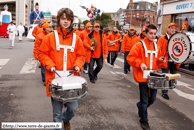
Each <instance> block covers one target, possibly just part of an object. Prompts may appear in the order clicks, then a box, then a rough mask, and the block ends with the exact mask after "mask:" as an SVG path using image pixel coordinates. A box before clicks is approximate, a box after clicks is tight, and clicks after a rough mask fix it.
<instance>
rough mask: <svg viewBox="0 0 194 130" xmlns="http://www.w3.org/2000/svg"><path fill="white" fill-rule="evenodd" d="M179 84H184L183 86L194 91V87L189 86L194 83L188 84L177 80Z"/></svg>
mask: <svg viewBox="0 0 194 130" xmlns="http://www.w3.org/2000/svg"><path fill="white" fill-rule="evenodd" d="M177 85H180V86H183V87H185V88H188V89H190V90H193V91H194V89H193V88H191V87H189V86H192V85H190V84H187V83H184V82H181V81H177Z"/></svg>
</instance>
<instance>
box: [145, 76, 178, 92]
mask: <svg viewBox="0 0 194 130" xmlns="http://www.w3.org/2000/svg"><path fill="white" fill-rule="evenodd" d="M167 75H169V74H166V76H167ZM147 84H148V87H149V88H151V89H164V90H165V89H173V88H175V87H176V84H177V81H176V79H172V80H166V77H157V76H150V75H148V80H147Z"/></svg>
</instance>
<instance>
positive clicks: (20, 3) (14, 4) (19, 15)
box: [0, 0, 31, 26]
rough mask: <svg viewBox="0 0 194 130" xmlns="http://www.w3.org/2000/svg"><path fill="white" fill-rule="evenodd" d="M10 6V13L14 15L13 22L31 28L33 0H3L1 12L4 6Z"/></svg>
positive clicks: (0, 3)
mask: <svg viewBox="0 0 194 130" xmlns="http://www.w3.org/2000/svg"><path fill="white" fill-rule="evenodd" d="M5 4H7V5H8V11H10V12H11V14H12V21H13V22H14V24H15V25H16V26H17V25H19V24H20V22H22V24H23V25H25V26H30V13H31V0H1V1H0V11H3V10H4V9H3V6H4V5H5Z"/></svg>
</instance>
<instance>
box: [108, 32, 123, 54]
mask: <svg viewBox="0 0 194 130" xmlns="http://www.w3.org/2000/svg"><path fill="white" fill-rule="evenodd" d="M120 38H121V35H120V34H119V33H118V32H117V33H114V32H111V33H110V34H109V35H108V42H110V41H115V40H117V39H120ZM119 42H120V40H119V41H117V42H116V43H115V45H113V46H108V51H119Z"/></svg>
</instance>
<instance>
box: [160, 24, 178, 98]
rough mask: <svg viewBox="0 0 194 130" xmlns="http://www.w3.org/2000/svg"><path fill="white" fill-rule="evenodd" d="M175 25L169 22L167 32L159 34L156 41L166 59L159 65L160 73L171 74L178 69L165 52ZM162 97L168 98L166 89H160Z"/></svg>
mask: <svg viewBox="0 0 194 130" xmlns="http://www.w3.org/2000/svg"><path fill="white" fill-rule="evenodd" d="M177 27H178V25H176V24H175V23H170V24H169V25H168V28H167V32H166V33H165V34H164V35H163V36H161V37H160V38H159V39H158V42H157V44H158V45H159V49H160V50H161V53H162V55H163V56H164V57H165V59H166V60H167V62H165V64H162V65H161V66H159V68H161V69H162V73H169V71H170V73H171V74H176V73H177V69H179V64H175V63H174V62H173V61H171V60H170V59H169V56H168V52H167V46H168V41H169V39H170V37H171V36H172V35H173V34H174V33H175V31H176V28H177ZM162 97H163V98H164V99H167V100H169V96H168V90H162Z"/></svg>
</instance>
